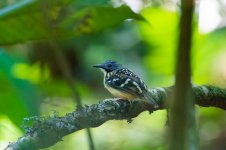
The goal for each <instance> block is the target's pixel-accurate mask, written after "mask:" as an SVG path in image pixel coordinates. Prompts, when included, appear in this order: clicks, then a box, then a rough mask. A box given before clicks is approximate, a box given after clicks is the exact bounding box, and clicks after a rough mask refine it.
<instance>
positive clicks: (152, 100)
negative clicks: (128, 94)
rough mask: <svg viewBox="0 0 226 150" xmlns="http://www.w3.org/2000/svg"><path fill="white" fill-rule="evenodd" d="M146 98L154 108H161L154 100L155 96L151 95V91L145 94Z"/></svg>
mask: <svg viewBox="0 0 226 150" xmlns="http://www.w3.org/2000/svg"><path fill="white" fill-rule="evenodd" d="M144 98H145V100H147V101H148V103H149V104H151V105H153V106H154V108H158V107H159V105H158V104H157V102H156V101H155V100H154V98H153V95H152V94H151V92H150V91H147V92H146V93H144Z"/></svg>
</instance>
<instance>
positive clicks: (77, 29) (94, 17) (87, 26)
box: [60, 5, 145, 35]
mask: <svg viewBox="0 0 226 150" xmlns="http://www.w3.org/2000/svg"><path fill="white" fill-rule="evenodd" d="M126 19H136V20H142V21H144V20H145V19H144V18H143V17H142V16H140V15H139V14H136V13H134V12H133V11H132V10H131V9H130V8H129V7H128V6H125V5H123V6H121V7H117V8H113V7H108V6H105V7H103V6H102V7H101V6H98V7H97V6H96V7H88V8H85V9H83V10H81V11H79V12H78V13H74V14H72V15H71V16H70V17H68V18H67V19H66V20H65V21H63V22H62V23H61V24H60V27H62V28H64V27H66V28H67V30H68V31H74V34H76V35H80V34H87V33H94V32H100V31H103V30H105V29H109V28H113V27H115V26H117V25H119V24H121V23H123V22H124V21H125V20H126Z"/></svg>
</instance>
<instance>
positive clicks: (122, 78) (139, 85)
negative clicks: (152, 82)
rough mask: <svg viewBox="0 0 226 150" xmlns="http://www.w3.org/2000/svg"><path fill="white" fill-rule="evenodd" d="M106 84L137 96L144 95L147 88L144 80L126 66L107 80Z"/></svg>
mask: <svg viewBox="0 0 226 150" xmlns="http://www.w3.org/2000/svg"><path fill="white" fill-rule="evenodd" d="M106 84H107V85H108V86H110V87H112V88H115V89H117V90H119V91H122V92H125V93H129V94H131V95H134V96H135V97H143V92H144V91H146V89H147V88H146V85H145V84H144V83H143V81H142V80H141V79H140V78H139V77H138V76H137V75H135V74H134V73H133V72H132V71H130V70H128V69H126V68H122V69H120V70H117V71H116V72H115V73H114V74H113V75H112V76H110V77H109V79H108V80H106Z"/></svg>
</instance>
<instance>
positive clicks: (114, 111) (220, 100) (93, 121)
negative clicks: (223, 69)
mask: <svg viewBox="0 0 226 150" xmlns="http://www.w3.org/2000/svg"><path fill="white" fill-rule="evenodd" d="M193 91H194V94H195V101H196V104H197V105H199V106H203V107H209V106H213V107H218V108H221V109H224V110H226V89H221V88H218V87H214V86H205V85H204V86H193ZM150 92H151V93H152V95H153V98H154V99H155V100H156V101H157V103H158V104H159V106H160V107H159V108H157V109H156V108H153V107H152V106H150V105H149V104H148V103H147V102H145V101H132V102H128V101H125V100H118V101H115V100H113V99H109V100H104V101H102V102H100V103H99V104H93V105H91V106H85V107H83V108H80V109H78V110H76V111H74V112H72V113H68V114H66V115H65V116H63V117H59V116H57V115H53V116H52V117H46V118H40V117H33V118H31V120H32V121H33V124H32V125H31V126H30V127H26V134H25V135H24V136H23V137H20V138H19V139H18V140H17V141H16V142H13V143H9V145H8V146H7V147H6V148H5V150H37V149H41V148H47V147H50V146H52V145H54V144H56V143H57V142H59V141H61V139H62V138H63V137H64V136H66V135H68V134H70V133H73V132H76V131H78V130H81V129H84V128H88V127H98V126H100V125H102V124H103V123H104V122H106V121H108V120H123V119H125V120H128V121H131V119H132V118H135V117H137V116H138V115H139V114H140V113H141V112H143V111H149V112H153V111H156V110H160V109H165V108H166V100H167V99H166V98H167V97H169V96H170V95H171V94H172V92H173V87H168V88H153V89H150Z"/></svg>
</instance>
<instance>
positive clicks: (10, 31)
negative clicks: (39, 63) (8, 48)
mask: <svg viewBox="0 0 226 150" xmlns="http://www.w3.org/2000/svg"><path fill="white" fill-rule="evenodd" d="M70 1H71V0H64V1H60V0H48V1H43V0H39V1H37V0H23V1H20V2H17V3H15V4H13V5H10V6H7V7H5V8H3V9H1V10H0V33H1V34H0V45H8V44H14V43H19V42H26V41H28V40H38V39H45V38H47V33H48V29H47V26H46V22H45V17H44V13H43V10H44V9H45V10H46V12H47V15H48V17H49V18H50V21H51V22H54V21H56V20H57V19H58V17H59V14H60V11H61V8H63V7H64V6H66V5H68V4H69V2H70Z"/></svg>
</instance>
